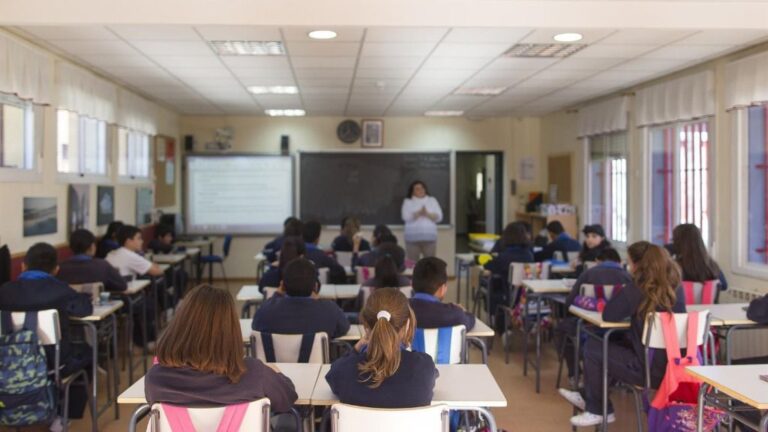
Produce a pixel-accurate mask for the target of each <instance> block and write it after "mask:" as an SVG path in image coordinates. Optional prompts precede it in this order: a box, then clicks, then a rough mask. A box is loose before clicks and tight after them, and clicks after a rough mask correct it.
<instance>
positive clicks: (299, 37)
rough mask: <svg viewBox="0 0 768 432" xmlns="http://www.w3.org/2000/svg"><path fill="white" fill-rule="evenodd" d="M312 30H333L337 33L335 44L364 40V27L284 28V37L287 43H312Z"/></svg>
mask: <svg viewBox="0 0 768 432" xmlns="http://www.w3.org/2000/svg"><path fill="white" fill-rule="evenodd" d="M312 30H333V31H335V32H336V38H335V39H333V41H334V42H359V41H360V40H362V39H363V31H364V29H363V28H362V27H329V26H316V27H283V36H284V37H285V40H286V41H311V40H312V39H310V38H309V36H308V34H309V32H311V31H312Z"/></svg>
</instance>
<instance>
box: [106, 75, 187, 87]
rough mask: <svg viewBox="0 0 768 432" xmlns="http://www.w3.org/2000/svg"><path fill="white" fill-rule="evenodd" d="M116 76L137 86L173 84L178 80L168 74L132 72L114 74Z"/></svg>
mask: <svg viewBox="0 0 768 432" xmlns="http://www.w3.org/2000/svg"><path fill="white" fill-rule="evenodd" d="M113 75H115V76H116V77H118V78H120V79H122V80H125V81H128V82H129V83H131V84H133V85H137V86H140V87H141V86H145V85H158V86H161V85H175V84H178V83H179V81H178V80H177V79H176V78H174V77H172V76H170V75H168V74H165V75H134V74H115V73H113Z"/></svg>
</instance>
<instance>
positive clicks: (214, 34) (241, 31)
mask: <svg viewBox="0 0 768 432" xmlns="http://www.w3.org/2000/svg"><path fill="white" fill-rule="evenodd" d="M195 29H197V31H198V32H199V33H200V35H201V36H202V37H203V39H205V40H209V41H214V40H229V41H279V40H280V39H281V38H280V29H278V28H277V27H257V26H224V25H201V26H195Z"/></svg>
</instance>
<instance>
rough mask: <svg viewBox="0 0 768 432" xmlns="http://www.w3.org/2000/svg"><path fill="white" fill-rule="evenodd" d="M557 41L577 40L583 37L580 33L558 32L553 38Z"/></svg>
mask: <svg viewBox="0 0 768 432" xmlns="http://www.w3.org/2000/svg"><path fill="white" fill-rule="evenodd" d="M553 39H554V40H556V41H557V42H578V41H580V40H582V39H584V36H582V35H581V33H560V34H556V35H555V37H554V38H553Z"/></svg>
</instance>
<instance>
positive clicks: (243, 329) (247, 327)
mask: <svg viewBox="0 0 768 432" xmlns="http://www.w3.org/2000/svg"><path fill="white" fill-rule="evenodd" d="M252 323H253V320H252V319H250V318H241V319H240V333H241V334H242V336H243V343H245V344H249V343H251V333H253V330H252V327H251V324H252ZM362 327H363V326H361V325H359V324H353V325H351V326H349V331H347V334H345V335H344V336H340V337H338V338H336V339H334V340H335V341H345V342H350V341H358V340H360V338H362V335H363V333H362V332H363V331H364V330H363V328H362Z"/></svg>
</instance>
